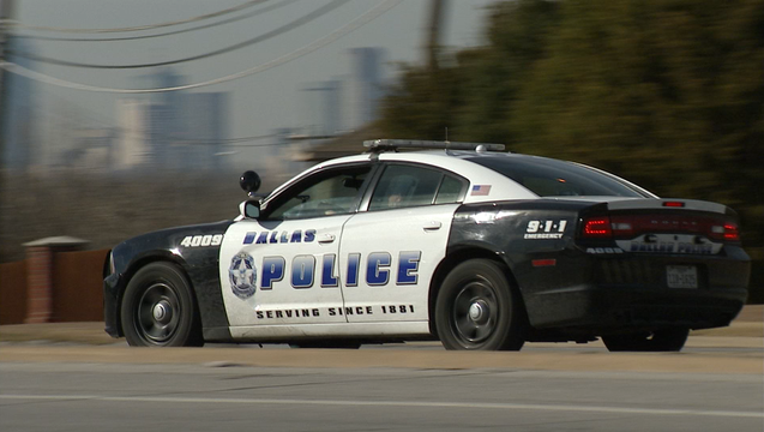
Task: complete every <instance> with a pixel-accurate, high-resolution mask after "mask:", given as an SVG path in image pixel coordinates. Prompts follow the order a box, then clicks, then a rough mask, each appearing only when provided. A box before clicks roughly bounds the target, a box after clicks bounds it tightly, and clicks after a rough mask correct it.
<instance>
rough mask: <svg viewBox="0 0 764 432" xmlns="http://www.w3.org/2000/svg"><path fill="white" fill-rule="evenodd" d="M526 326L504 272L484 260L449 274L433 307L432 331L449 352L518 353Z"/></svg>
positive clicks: (457, 268)
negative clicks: (494, 351) (433, 327)
mask: <svg viewBox="0 0 764 432" xmlns="http://www.w3.org/2000/svg"><path fill="white" fill-rule="evenodd" d="M525 322H526V320H525V314H524V311H523V308H522V303H521V301H520V300H519V297H518V294H517V293H516V291H515V290H513V289H512V287H511V286H510V284H509V281H508V280H507V276H506V275H505V273H504V269H503V268H502V267H501V266H500V265H499V264H498V263H496V262H494V261H491V260H487V259H472V260H469V261H465V262H463V263H461V264H459V265H457V266H456V267H455V268H454V269H453V270H451V272H450V273H449V274H448V276H446V278H445V280H444V281H443V284H442V286H441V288H440V292H439V293H438V297H437V300H436V303H435V327H436V329H437V333H438V337H439V338H440V340H441V342H442V343H443V346H444V347H445V348H446V349H449V350H512V351H517V350H520V348H522V346H523V344H524V343H525V339H524V330H525Z"/></svg>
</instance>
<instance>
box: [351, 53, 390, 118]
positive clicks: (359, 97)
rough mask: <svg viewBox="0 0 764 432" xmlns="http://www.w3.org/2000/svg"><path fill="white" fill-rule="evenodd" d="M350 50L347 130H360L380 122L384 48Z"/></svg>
mask: <svg viewBox="0 0 764 432" xmlns="http://www.w3.org/2000/svg"><path fill="white" fill-rule="evenodd" d="M349 51H350V69H351V75H350V80H349V81H348V82H347V87H348V91H347V93H346V94H347V96H346V101H347V106H346V113H345V118H346V119H347V122H348V124H346V125H345V126H344V127H345V129H349V130H352V129H358V128H360V127H362V126H363V125H365V124H367V123H369V122H372V121H374V120H376V118H377V115H378V111H379V101H380V100H381V99H382V96H383V92H384V83H383V74H382V66H383V64H384V57H385V50H384V49H382V48H353V49H351V50H349Z"/></svg>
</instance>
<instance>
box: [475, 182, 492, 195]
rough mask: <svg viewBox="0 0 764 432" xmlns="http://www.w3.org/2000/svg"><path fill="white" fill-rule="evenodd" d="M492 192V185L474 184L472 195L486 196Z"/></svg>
mask: <svg viewBox="0 0 764 432" xmlns="http://www.w3.org/2000/svg"><path fill="white" fill-rule="evenodd" d="M490 192H491V186H489V185H473V186H472V192H471V193H470V195H472V196H486V195H488V194H489V193H490Z"/></svg>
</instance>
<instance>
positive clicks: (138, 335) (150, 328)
mask: <svg viewBox="0 0 764 432" xmlns="http://www.w3.org/2000/svg"><path fill="white" fill-rule="evenodd" d="M120 312H121V319H122V329H123V330H124V332H125V338H126V339H127V343H128V344H129V345H131V346H176V347H177V346H202V345H204V339H203V338H202V332H201V321H200V318H199V314H198V313H197V308H196V304H195V301H194V296H193V294H192V292H191V284H190V283H189V282H188V279H187V278H186V276H185V274H183V272H182V271H181V270H180V269H179V268H178V267H177V266H175V265H173V264H170V263H165V262H156V263H151V264H148V265H146V266H145V267H143V268H141V269H140V270H138V272H137V273H136V274H135V276H133V278H132V279H131V280H130V282H129V283H128V284H127V289H125V295H124V299H123V300H122V306H121V309H120Z"/></svg>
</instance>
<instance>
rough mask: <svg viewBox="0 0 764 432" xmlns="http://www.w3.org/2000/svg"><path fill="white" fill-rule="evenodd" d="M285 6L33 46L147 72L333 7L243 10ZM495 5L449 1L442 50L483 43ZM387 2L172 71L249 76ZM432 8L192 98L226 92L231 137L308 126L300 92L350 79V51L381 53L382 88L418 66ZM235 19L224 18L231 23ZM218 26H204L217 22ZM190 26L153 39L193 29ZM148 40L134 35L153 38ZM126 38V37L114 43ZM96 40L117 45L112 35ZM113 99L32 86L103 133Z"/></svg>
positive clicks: (122, 74)
mask: <svg viewBox="0 0 764 432" xmlns="http://www.w3.org/2000/svg"><path fill="white" fill-rule="evenodd" d="M280 2H284V4H285V5H284V6H283V7H280V8H277V9H274V10H271V11H270V12H267V13H263V14H262V15H259V16H255V17H252V18H248V19H245V20H241V21H238V22H235V23H231V24H227V25H222V26H217V27H213V28H210V29H205V30H199V31H194V32H188V33H182V34H179V35H173V36H166V37H161V38H152V39H145V40H138V41H119V42H67V41H42V40H34V41H33V44H34V50H35V54H37V55H40V56H46V57H54V58H57V59H62V60H68V61H74V62H83V63H97V64H130V63H146V62H156V61H163V60H170V59H176V58H183V57H188V56H193V55H197V54H201V53H205V52H209V51H214V50H216V49H220V48H223V47H227V46H230V45H234V44H236V43H238V42H241V41H245V40H247V39H251V38H254V37H256V36H258V35H261V34H264V33H266V32H268V31H271V30H273V29H276V28H278V27H281V26H283V25H284V24H286V23H289V22H291V21H294V20H296V19H298V18H300V17H302V16H304V15H306V14H308V13H310V12H312V11H314V10H316V9H318V8H320V7H322V6H324V5H327V4H329V3H330V0H295V1H291V2H289V1H284V0H269V1H264V2H263V3H262V5H257V6H255V7H253V8H249V9H246V10H244V11H240V12H238V13H237V14H244V13H246V12H248V11H254V10H256V9H258V8H264V7H267V6H271V5H275V4H277V3H280ZM494 2H495V0H449V1H448V2H447V3H448V6H447V9H446V20H445V27H444V28H443V34H442V43H443V45H444V46H445V47H447V49H450V50H457V49H459V48H462V47H468V46H475V45H479V44H481V43H482V42H483V31H482V29H483V23H484V19H485V15H486V7H487V6H488V5H490V4H491V3H494ZM242 3H244V0H215V1H211V0H130V1H124V0H66V1H62V0H23V1H17V6H16V16H15V18H16V19H17V20H18V21H20V22H22V23H24V24H27V25H34V26H51V27H64V28H85V29H105V28H116V27H131V26H139V25H148V24H155V23H162V22H168V21H176V20H182V19H185V18H190V17H194V16H198V15H202V14H207V13H212V12H215V11H218V10H221V9H226V8H229V7H233V6H236V5H239V4H242ZM380 3H383V0H350V1H349V2H347V3H345V4H343V5H342V6H340V7H338V8H337V9H334V10H332V11H331V12H330V13H328V14H326V15H323V16H321V17H319V18H317V19H315V20H313V21H311V22H309V23H307V24H305V25H303V26H301V27H299V28H297V29H295V30H292V31H289V32H287V33H284V34H281V35H279V36H276V37H274V38H272V39H270V40H267V41H265V42H262V43H259V44H256V45H252V46H249V47H245V48H243V49H239V50H236V51H233V52H230V53H226V54H222V55H218V56H215V57H211V58H208V59H202V60H198V61H193V62H188V63H184V64H181V65H178V66H177V67H176V69H175V70H176V72H178V73H180V74H183V75H186V77H187V82H188V83H195V82H201V81H206V80H210V79H214V78H218V77H221V76H225V75H229V74H232V73H235V72H239V71H242V70H245V69H249V68H252V67H255V66H258V65H261V64H264V63H267V62H269V61H272V60H274V59H277V58H279V57H281V56H283V55H285V54H288V53H291V52H293V51H295V50H298V49H300V48H302V47H305V46H306V45H309V44H310V43H312V42H313V41H315V40H318V39H320V38H322V37H324V36H326V35H328V34H330V33H332V32H334V31H335V30H337V29H339V28H341V27H343V26H344V25H345V24H347V23H348V22H350V21H352V20H354V19H355V18H356V17H358V16H360V15H362V14H364V13H365V12H367V11H369V10H370V9H372V8H374V7H375V6H377V5H379V4H380ZM430 4H431V2H430V0H403V2H402V3H401V4H399V5H397V6H396V7H394V8H393V9H391V10H389V11H388V12H386V13H384V14H383V15H381V16H379V17H378V18H376V19H375V20H374V21H372V22H370V23H368V24H366V25H364V26H363V27H361V28H359V29H357V30H355V31H354V32H352V33H350V34H348V35H347V36H344V37H343V38H341V39H339V40H337V41H335V42H333V43H331V44H330V45H327V46H325V47H323V48H321V49H319V50H317V51H315V52H312V53H310V54H308V55H305V56H304V57H301V58H299V59H297V60H294V61H292V62H290V63H287V64H283V65H280V66H278V67H275V68H272V69H269V70H266V71H264V72H261V73H258V74H256V75H253V76H249V77H244V78H241V79H239V80H236V81H232V82H228V83H224V84H219V85H214V86H210V87H205V88H202V89H199V90H197V91H202V92H207V91H225V92H231V96H230V103H231V105H230V107H229V112H230V113H231V117H230V119H229V125H230V132H229V137H231V138H236V137H246V136H258V135H264V134H268V133H270V132H271V131H273V130H274V129H276V128H282V127H292V128H296V127H301V126H305V123H306V122H307V121H308V120H307V118H308V117H309V115H308V113H307V111H306V110H307V107H306V105H307V100H306V99H307V98H306V96H305V94H304V92H301V89H302V88H304V87H305V85H306V84H308V83H311V82H316V81H324V80H328V79H332V78H336V77H342V76H343V75H346V74H348V73H349V70H350V61H349V55H348V54H347V51H348V49H350V48H356V47H383V48H385V50H386V56H387V60H388V62H389V63H390V66H391V67H390V68H388V70H389V71H390V72H391V73H389V74H387V78H388V79H393V78H394V77H395V73H394V71H395V70H397V66H396V63H400V62H406V63H412V62H413V63H417V62H423V60H424V58H425V57H424V52H423V49H422V46H423V42H424V40H425V36H426V34H425V30H426V28H427V24H428V15H427V14H428V13H429V9H430ZM229 16H232V15H227V16H226V17H229ZM223 18H224V17H220V18H217V19H212V20H207V21H202V22H201V23H208V22H213V21H216V20H222V19H223ZM199 24H200V23H192V24H188V25H182V26H177V27H169V28H167V29H160V30H156V31H154V32H160V31H166V30H174V29H181V28H186V27H193V26H197V25H199ZM150 33H152V32H142V33H132V34H131V35H133V34H150ZM17 34H28V35H43V36H62V37H67V36H69V37H72V36H74V37H79V36H81V35H76V34H74V35H73V34H65V33H54V32H43V31H29V30H26V31H19V32H17ZM120 35H125V34H124V33H120V34H116V36H120ZM101 36H109V37H110V36H114V35H113V34H107V35H101ZM35 70H36V71H38V72H42V73H45V74H48V75H51V76H55V77H57V78H61V79H65V80H69V81H74V82H79V83H85V84H90V85H96V86H104V87H116V88H139V87H145V86H146V83H145V82H144V81H141V80H139V79H137V78H136V77H139V76H140V75H143V74H146V73H149V72H151V71H152V69H128V70H88V69H80V68H71V67H63V66H55V65H44V64H40V63H36V64H35ZM119 97H124V96H118V95H113V94H103V93H91V92H84V91H80V90H73V89H62V88H56V87H54V86H52V85H49V84H41V85H40V86H38V103H40V104H41V106H44V107H46V108H48V107H51V106H54V102H53V101H56V100H58V101H59V102H60V101H61V100H63V101H66V102H67V103H71V104H73V106H77V107H79V108H80V109H81V111H82V115H83V116H85V117H88V118H91V119H95V120H97V121H98V123H100V124H102V125H106V124H116V120H115V118H114V116H115V104H116V100H117V99H118V98H119Z"/></svg>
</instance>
